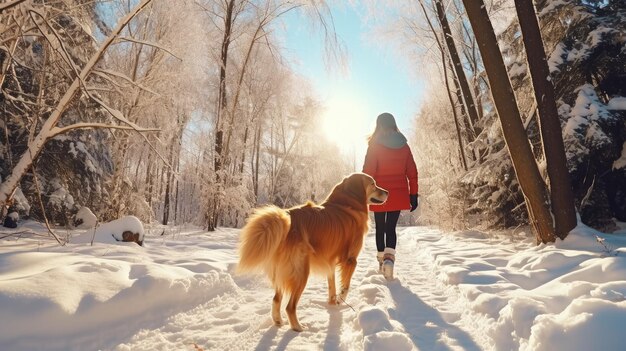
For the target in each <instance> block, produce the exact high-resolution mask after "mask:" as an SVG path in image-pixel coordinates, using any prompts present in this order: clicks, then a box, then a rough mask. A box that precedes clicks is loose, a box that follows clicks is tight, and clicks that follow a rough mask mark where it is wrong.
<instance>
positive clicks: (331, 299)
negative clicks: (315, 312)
mask: <svg viewBox="0 0 626 351" xmlns="http://www.w3.org/2000/svg"><path fill="white" fill-rule="evenodd" d="M328 304H329V305H338V304H339V301H337V296H336V295H335V296H331V297H329V298H328Z"/></svg>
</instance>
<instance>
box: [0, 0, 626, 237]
mask: <svg viewBox="0 0 626 351" xmlns="http://www.w3.org/2000/svg"><path fill="white" fill-rule="evenodd" d="M370 6H371V7H372V8H373V9H374V8H375V6H380V4H379V3H378V2H372V4H371V5H370ZM390 6H391V8H392V9H393V10H394V11H389V12H386V13H384V14H383V13H381V14H380V15H379V16H373V19H372V21H374V22H375V23H376V26H377V28H378V32H377V33H376V35H378V36H379V37H383V38H385V39H388V40H389V41H391V42H393V43H395V45H397V46H398V47H399V48H400V49H399V50H398V55H405V56H406V59H407V60H409V61H410V62H412V63H413V64H414V68H415V71H416V72H417V71H418V70H419V71H420V72H421V74H422V77H421V78H422V79H424V81H425V82H426V96H425V98H423V99H422V101H421V103H420V104H419V105H418V106H415V107H414V111H415V114H414V117H413V121H414V128H412V130H411V132H410V134H408V135H407V137H408V139H409V140H410V142H411V148H412V149H413V150H414V155H415V159H416V162H417V165H418V169H419V174H420V189H421V190H420V215H419V216H410V215H407V216H405V218H403V221H404V222H405V223H413V224H414V223H419V224H423V225H435V226H440V227H442V228H446V229H450V230H461V229H470V228H486V229H490V228H491V229H494V228H516V227H520V226H525V225H530V226H531V227H532V228H533V230H534V233H535V236H536V238H537V242H549V241H554V240H555V238H556V237H559V238H565V236H567V233H568V232H569V230H571V229H572V228H573V227H574V226H575V225H576V221H577V217H578V220H580V221H582V222H583V223H585V224H587V225H589V226H591V227H593V228H596V229H598V230H601V231H604V232H607V233H610V232H612V231H613V230H615V229H617V227H616V221H626V65H625V64H624V62H626V21H624V18H625V16H626V3H624V2H623V1H620V0H597V1H596V0H588V1H586V0H575V1H551V0H538V1H535V2H534V4H533V2H532V1H515V2H512V1H505V0H488V1H485V2H484V5H483V1H469V0H468V1H460V0H451V1H440V0H420V1H413V2H410V1H398V2H394V4H393V5H390ZM294 11H295V12H300V13H302V15H303V16H304V17H305V18H307V19H308V21H309V25H310V27H311V30H312V31H317V32H318V33H320V36H321V37H322V38H323V39H322V40H323V41H324V47H325V48H326V51H325V57H326V58H327V61H328V62H327V64H329V65H333V64H336V65H339V64H340V62H341V61H342V50H341V38H338V36H337V34H336V33H335V31H334V24H333V17H332V12H331V6H330V5H329V4H328V3H326V2H323V1H321V2H320V1H308V0H301V1H300V0H299V1H273V0H268V1H265V0H195V1H191V0H177V1H162V0H143V1H91V0H90V1H87V0H77V1H61V0H57V1H36V0H21V1H20V0H9V1H2V2H0V13H1V17H0V68H1V72H0V86H1V89H2V95H1V97H0V105H1V111H2V118H1V120H0V123H1V124H0V126H1V127H2V133H0V143H1V148H0V151H1V152H0V176H1V181H2V182H1V184H0V204H2V209H3V211H2V217H3V218H4V220H3V222H4V224H5V226H7V225H8V226H14V225H15V223H16V222H19V221H22V220H24V219H34V220H36V221H41V222H44V221H45V222H47V223H50V224H51V225H52V226H56V227H59V228H73V227H75V226H77V225H79V224H80V223H77V218H76V214H77V212H78V211H79V210H81V208H88V209H89V210H90V211H91V212H93V214H95V216H96V217H97V218H98V222H100V223H102V222H108V221H110V220H113V219H116V218H119V217H121V216H123V215H133V216H136V217H138V218H139V219H140V220H141V221H143V222H144V223H156V222H158V223H162V224H164V225H165V224H183V223H190V224H194V225H198V226H200V227H203V228H205V229H208V230H209V231H212V230H215V229H216V228H218V227H230V228H239V227H241V226H242V225H243V224H244V223H245V219H246V217H247V215H248V214H249V213H250V212H251V210H252V209H253V208H255V207H257V206H259V205H262V204H267V203H273V204H276V205H279V206H281V207H289V206H293V205H296V204H300V203H303V202H305V201H307V200H312V201H321V200H323V198H324V197H325V196H326V194H327V193H328V191H329V190H330V188H331V187H332V186H333V185H334V184H336V183H337V182H338V181H339V180H340V179H341V178H342V177H343V176H345V175H347V174H349V173H350V172H353V171H360V169H353V165H352V163H351V161H350V160H349V157H346V156H345V155H343V154H342V153H341V152H340V151H339V149H338V147H337V145H335V144H334V143H333V141H332V140H329V139H328V138H327V137H325V136H324V135H323V132H322V131H321V130H320V129H319V124H320V118H321V115H322V113H323V111H324V109H325V106H324V101H322V100H321V99H319V97H318V96H317V95H316V93H315V91H314V90H313V89H312V88H311V82H309V81H307V79H306V78H304V77H303V76H302V75H301V74H299V73H298V71H297V70H296V69H295V68H294V67H293V65H291V64H290V62H289V60H288V58H287V57H286V55H285V48H284V41H283V38H282V37H281V33H282V32H281V30H282V29H283V28H284V23H283V17H284V16H285V15H286V14H288V13H291V12H294ZM372 13H376V12H375V11H372ZM513 14H515V15H513ZM372 35H374V34H372ZM352 59H355V58H352ZM422 67H428V69H426V70H424V69H420V68H422ZM372 118H373V116H372ZM357 164H358V162H357Z"/></svg>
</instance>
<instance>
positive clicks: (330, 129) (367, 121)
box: [322, 96, 372, 154]
mask: <svg viewBox="0 0 626 351" xmlns="http://www.w3.org/2000/svg"><path fill="white" fill-rule="evenodd" d="M326 106H327V107H326V110H325V111H324V114H323V115H322V121H323V131H324V135H325V136H326V137H327V138H328V139H329V141H330V142H332V143H334V144H336V145H337V146H338V147H339V149H340V150H341V151H342V152H343V153H345V154H353V153H355V152H357V151H358V150H360V149H365V148H366V145H367V141H366V138H367V135H368V134H369V133H371V130H370V128H371V126H372V123H371V120H372V117H371V113H370V112H368V109H367V104H366V103H365V102H364V101H360V100H358V99H356V98H354V97H346V96H336V97H333V98H331V99H330V100H329V101H328V102H327V104H326Z"/></svg>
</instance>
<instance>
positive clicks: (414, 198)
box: [409, 194, 417, 212]
mask: <svg viewBox="0 0 626 351" xmlns="http://www.w3.org/2000/svg"><path fill="white" fill-rule="evenodd" d="M409 199H410V200H411V211H410V212H413V211H415V209H416V208H417V194H411V195H409Z"/></svg>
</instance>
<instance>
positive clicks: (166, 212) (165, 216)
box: [162, 135, 178, 225]
mask: <svg viewBox="0 0 626 351" xmlns="http://www.w3.org/2000/svg"><path fill="white" fill-rule="evenodd" d="M176 139H178V136H176V135H175V136H174V137H173V140H172V145H171V146H170V160H169V167H167V176H166V178H167V179H166V180H165V181H166V182H167V183H166V184H165V199H164V200H163V222H162V223H163V225H167V222H168V221H169V219H170V188H171V183H172V174H173V172H172V168H173V167H174V150H175V149H176V148H175V145H176Z"/></svg>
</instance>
